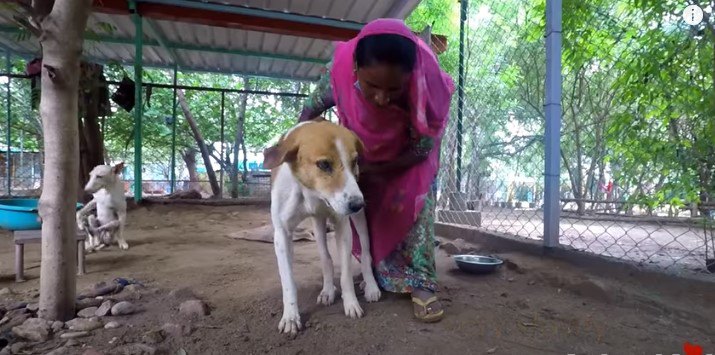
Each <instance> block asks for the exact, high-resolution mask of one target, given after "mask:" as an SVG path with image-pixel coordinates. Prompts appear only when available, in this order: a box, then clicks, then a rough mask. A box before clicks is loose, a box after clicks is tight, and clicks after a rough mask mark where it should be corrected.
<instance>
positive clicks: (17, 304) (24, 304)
mask: <svg viewBox="0 0 715 355" xmlns="http://www.w3.org/2000/svg"><path fill="white" fill-rule="evenodd" d="M21 308H27V302H15V303H13V304H11V305H10V306H9V307H7V310H8V311H14V310H17V309H21Z"/></svg>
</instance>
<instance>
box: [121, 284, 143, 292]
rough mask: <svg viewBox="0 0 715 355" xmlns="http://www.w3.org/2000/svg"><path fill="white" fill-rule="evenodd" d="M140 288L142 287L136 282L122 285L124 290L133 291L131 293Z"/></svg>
mask: <svg viewBox="0 0 715 355" xmlns="http://www.w3.org/2000/svg"><path fill="white" fill-rule="evenodd" d="M141 289H142V287H141V286H139V285H137V284H131V285H126V286H125V287H124V290H125V291H128V292H133V293H136V292H139V291H140V290H141Z"/></svg>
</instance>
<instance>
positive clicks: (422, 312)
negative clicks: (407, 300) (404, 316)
mask: <svg viewBox="0 0 715 355" xmlns="http://www.w3.org/2000/svg"><path fill="white" fill-rule="evenodd" d="M436 302H439V300H438V299H437V296H432V297H430V298H429V299H427V301H423V300H421V299H420V298H418V297H412V305H413V308H414V312H415V317H417V319H419V320H420V321H422V322H425V323H434V322H439V321H440V320H442V317H443V316H444V309H442V307H441V305H440V307H439V310H438V311H436V312H435V311H434V308H433V306H432V305H433V304H434V303H436Z"/></svg>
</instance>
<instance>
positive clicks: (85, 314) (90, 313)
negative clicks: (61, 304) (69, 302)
mask: <svg viewBox="0 0 715 355" xmlns="http://www.w3.org/2000/svg"><path fill="white" fill-rule="evenodd" d="M97 309H99V308H97V307H87V308H85V309H83V310H81V311H79V312H77V316H78V317H81V318H92V317H94V316H95V313H96V312H97Z"/></svg>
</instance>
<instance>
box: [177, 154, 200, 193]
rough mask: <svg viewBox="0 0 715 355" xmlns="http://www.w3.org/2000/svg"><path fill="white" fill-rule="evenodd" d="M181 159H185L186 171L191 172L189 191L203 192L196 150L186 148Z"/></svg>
mask: <svg viewBox="0 0 715 355" xmlns="http://www.w3.org/2000/svg"><path fill="white" fill-rule="evenodd" d="M181 158H182V159H184V163H185V164H186V170H188V171H189V189H191V190H196V191H201V185H200V184H199V173H198V172H197V171H196V149H195V148H186V149H185V150H184V151H183V152H181Z"/></svg>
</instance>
